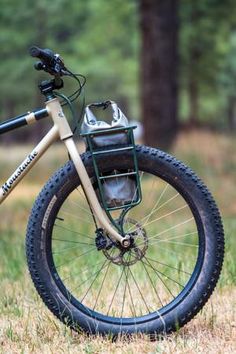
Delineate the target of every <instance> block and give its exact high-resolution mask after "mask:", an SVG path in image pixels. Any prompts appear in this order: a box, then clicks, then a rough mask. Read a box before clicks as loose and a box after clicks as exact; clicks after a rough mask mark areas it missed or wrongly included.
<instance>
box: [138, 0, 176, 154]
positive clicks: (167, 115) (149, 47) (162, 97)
mask: <svg viewBox="0 0 236 354" xmlns="http://www.w3.org/2000/svg"><path fill="white" fill-rule="evenodd" d="M177 10H178V0H141V2H140V17H141V36H142V45H141V101H142V117H143V123H144V130H145V143H147V144H148V145H150V146H160V147H162V148H168V147H169V146H170V144H171V143H172V141H173V139H174V137H175V135H176V132H177V126H178V119H177V66H178V55H177V48H178V15H177Z"/></svg>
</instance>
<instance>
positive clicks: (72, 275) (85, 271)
mask: <svg viewBox="0 0 236 354" xmlns="http://www.w3.org/2000/svg"><path fill="white" fill-rule="evenodd" d="M103 262H104V259H102V260H101V261H100V262H98V263H96V264H94V265H93V267H94V268H95V267H96V266H98V265H99V264H101V263H103ZM88 271H91V264H89V265H88V266H87V267H86V268H85V269H83V270H82V271H81V270H80V271H79V272H78V273H75V274H71V275H70V276H68V277H66V278H64V279H62V282H65V281H66V280H68V279H70V278H73V277H76V276H77V275H80V276H81V275H82V274H85V273H87V272H88Z"/></svg>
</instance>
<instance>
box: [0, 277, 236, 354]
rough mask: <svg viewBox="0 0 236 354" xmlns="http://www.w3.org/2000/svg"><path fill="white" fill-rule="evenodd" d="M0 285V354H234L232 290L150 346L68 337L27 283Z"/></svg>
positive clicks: (139, 341) (136, 340) (235, 297)
mask: <svg viewBox="0 0 236 354" xmlns="http://www.w3.org/2000/svg"><path fill="white" fill-rule="evenodd" d="M3 285H4V288H5V291H6V292H7V297H5V309H4V310H3V313H2V315H1V318H0V344H1V352H2V353H53V354H54V353H57V354H59V353H68V354H69V353H104V354H105V353H122V354H128V353H136V354H138V353H140V354H141V353H142V354H143V353H175V354H177V353H181V354H182V353H188V354H189V353H214V354H216V353H224V354H226V353H235V352H236V289H234V290H233V291H232V290H231V289H224V290H223V291H219V290H218V291H216V292H215V293H214V295H213V297H212V298H211V300H210V301H209V302H208V304H207V305H206V306H205V308H204V309H203V310H202V312H201V313H200V314H199V315H198V316H197V317H196V318H195V319H194V320H192V321H191V322H190V323H189V324H188V325H186V326H185V327H184V328H183V329H181V330H180V331H179V332H178V333H175V334H172V335H169V336H168V337H165V338H163V339H159V340H157V341H155V342H151V341H150V340H149V339H148V338H147V337H145V336H136V337H133V338H131V339H129V340H124V339H118V340H116V341H112V339H111V338H102V337H90V338H88V337H87V336H85V335H82V334H80V335H79V334H77V333H74V332H71V331H70V330H69V329H67V328H66V327H65V326H63V325H62V324H60V323H59V321H57V320H56V319H55V318H54V317H53V315H51V314H50V313H49V311H48V310H47V309H46V308H45V307H44V305H43V304H42V303H41V300H40V299H38V298H37V297H36V295H35V294H34V295H33V294H32V293H31V291H30V290H29V289H30V288H31V285H30V284H27V281H26V283H25V284H24V285H25V289H26V290H25V291H23V289H22V284H18V283H15V284H14V285H12V284H9V283H5V284H3ZM32 295H33V297H32ZM11 300H12V301H11Z"/></svg>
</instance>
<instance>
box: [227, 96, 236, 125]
mask: <svg viewBox="0 0 236 354" xmlns="http://www.w3.org/2000/svg"><path fill="white" fill-rule="evenodd" d="M228 125H229V129H230V131H231V132H232V131H236V96H230V97H229V100H228Z"/></svg>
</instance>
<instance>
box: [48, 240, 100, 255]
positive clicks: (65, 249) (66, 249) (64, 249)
mask: <svg viewBox="0 0 236 354" xmlns="http://www.w3.org/2000/svg"><path fill="white" fill-rule="evenodd" d="M76 243H79V244H83V245H88V246H94V244H90V243H84V242H76ZM78 247H79V246H78V245H76V246H72V247H66V248H63V249H62V250H60V251H56V252H54V251H53V252H52V254H61V253H63V252H65V251H68V250H72V249H75V248H78Z"/></svg>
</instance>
